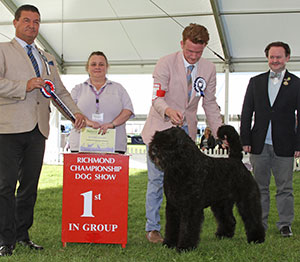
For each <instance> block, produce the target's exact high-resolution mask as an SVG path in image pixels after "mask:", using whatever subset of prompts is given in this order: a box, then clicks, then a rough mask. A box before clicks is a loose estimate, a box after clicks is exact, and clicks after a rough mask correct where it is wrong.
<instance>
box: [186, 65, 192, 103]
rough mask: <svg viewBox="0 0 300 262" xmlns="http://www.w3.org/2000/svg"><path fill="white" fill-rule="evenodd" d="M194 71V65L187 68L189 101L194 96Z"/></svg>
mask: <svg viewBox="0 0 300 262" xmlns="http://www.w3.org/2000/svg"><path fill="white" fill-rule="evenodd" d="M193 69H194V65H189V66H188V67H187V72H186V80H187V86H188V100H190V98H191V95H192V71H193Z"/></svg>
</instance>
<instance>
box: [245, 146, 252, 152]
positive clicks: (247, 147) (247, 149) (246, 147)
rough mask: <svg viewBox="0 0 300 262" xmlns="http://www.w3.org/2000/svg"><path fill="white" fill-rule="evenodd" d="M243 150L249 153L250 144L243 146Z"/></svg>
mask: <svg viewBox="0 0 300 262" xmlns="http://www.w3.org/2000/svg"><path fill="white" fill-rule="evenodd" d="M243 150H244V152H246V153H251V146H243Z"/></svg>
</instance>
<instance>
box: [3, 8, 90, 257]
mask: <svg viewBox="0 0 300 262" xmlns="http://www.w3.org/2000/svg"><path fill="white" fill-rule="evenodd" d="M13 24H14V26H15V29H16V37H15V38H14V39H13V40H12V41H11V42H7V43H0V113H1V118H0V207H1V212H0V256H10V255H12V253H13V249H14V247H15V245H16V243H19V244H21V245H23V246H26V247H28V248H31V249H34V250H41V249H43V247H42V246H40V245H37V244H35V243H34V242H32V241H31V240H30V238H29V234H28V230H29V228H30V227H31V225H32V223H33V210H34V205H35V201H36V196H37V186H38V181H39V176H40V171H41V167H42V163H43V156H44V149H45V139H46V138H47V137H48V134H49V113H50V104H49V103H50V102H49V99H48V98H46V97H44V96H43V94H42V92H41V91H40V89H41V88H42V87H43V86H44V84H45V81H44V80H45V79H47V80H50V81H52V82H53V83H54V85H55V87H56V90H55V92H56V94H57V95H58V96H59V97H60V98H61V100H62V101H63V102H64V103H65V104H66V105H67V107H69V109H70V110H71V112H72V113H73V114H74V116H75V118H76V120H75V127H76V128H81V127H83V126H85V122H86V119H85V117H84V116H83V115H82V114H81V113H80V110H79V109H78V108H77V106H76V105H75V103H74V102H73V100H72V98H71V96H70V94H69V93H68V91H67V90H66V89H65V87H64V86H63V84H62V82H61V80H60V77H59V75H58V72H57V68H56V66H55V61H54V58H53V56H51V55H50V54H48V53H46V52H42V51H41V50H39V49H38V48H37V47H36V46H35V44H34V40H35V38H36V37H37V35H38V32H39V26H40V14H39V11H38V9H37V8H36V7H34V6H31V5H23V6H21V7H19V8H18V10H17V11H16V13H15V19H14V21H13ZM29 49H30V50H29ZM30 51H31V54H30ZM30 55H31V57H30ZM32 55H33V57H32ZM32 60H34V61H33V62H32ZM34 62H35V63H34ZM17 181H19V186H18V189H17V193H16V195H15V190H16V184H17Z"/></svg>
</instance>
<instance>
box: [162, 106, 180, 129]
mask: <svg viewBox="0 0 300 262" xmlns="http://www.w3.org/2000/svg"><path fill="white" fill-rule="evenodd" d="M165 114H166V115H167V116H168V117H169V118H170V119H171V122H172V124H173V125H176V126H182V125H183V115H182V113H181V112H179V111H177V110H174V109H172V108H170V107H168V108H167V109H166V111H165Z"/></svg>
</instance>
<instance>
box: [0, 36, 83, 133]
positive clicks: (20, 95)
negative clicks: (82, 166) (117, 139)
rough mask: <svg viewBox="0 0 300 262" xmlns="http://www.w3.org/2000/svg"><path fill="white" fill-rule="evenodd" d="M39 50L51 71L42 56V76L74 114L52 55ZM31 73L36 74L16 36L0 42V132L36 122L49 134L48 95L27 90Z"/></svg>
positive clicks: (24, 128) (23, 128)
mask: <svg viewBox="0 0 300 262" xmlns="http://www.w3.org/2000/svg"><path fill="white" fill-rule="evenodd" d="M40 51H41V50H40ZM41 52H42V51H41ZM42 53H43V54H44V56H45V57H46V58H47V60H48V64H49V68H50V72H51V73H50V74H49V75H47V70H46V66H45V63H44V61H43V59H42V64H43V70H42V71H43V75H42V76H41V77H42V78H43V79H49V80H51V81H53V82H54V84H55V93H56V94H57V95H58V96H59V97H60V99H61V100H62V101H63V102H64V103H65V104H66V105H67V106H68V107H69V109H70V110H71V111H72V112H73V114H75V113H80V110H79V109H78V107H77V106H76V105H75V103H74V102H73V100H72V98H71V96H70V94H69V92H68V91H67V90H66V88H65V87H64V85H63V83H62V81H61V79H60V76H59V74H58V71H57V67H56V62H55V59H54V57H53V56H52V55H50V54H48V53H46V52H42ZM33 77H36V74H35V71H34V68H33V66H32V63H31V61H30V59H29V57H28V55H27V53H26V51H25V50H24V48H23V47H22V46H21V45H20V44H19V43H18V42H17V41H16V40H15V39H13V40H12V41H11V42H7V43H0V114H1V116H0V134H12V133H23V132H28V131H31V130H32V129H33V128H34V127H35V126H36V125H38V127H39V130H40V132H41V133H42V134H43V135H44V136H45V137H46V138H47V137H48V135H49V113H50V99H47V98H45V97H44V96H43V95H42V93H41V91H40V90H38V89H34V90H33V91H31V92H26V85H27V81H28V80H29V79H31V78H33Z"/></svg>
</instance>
